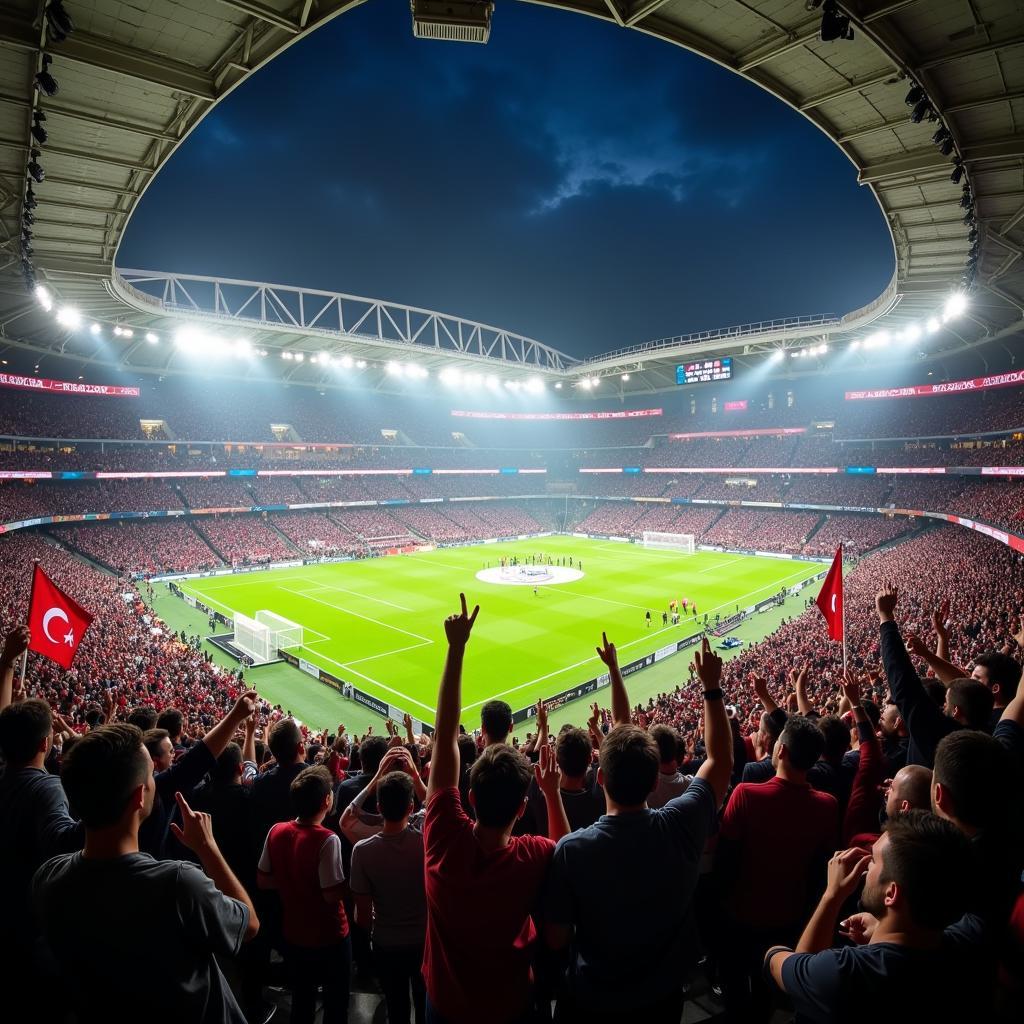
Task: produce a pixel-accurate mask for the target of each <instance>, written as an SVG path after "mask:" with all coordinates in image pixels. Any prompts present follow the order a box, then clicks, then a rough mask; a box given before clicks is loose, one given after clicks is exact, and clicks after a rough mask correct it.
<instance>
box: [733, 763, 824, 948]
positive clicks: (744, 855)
mask: <svg viewBox="0 0 1024 1024" xmlns="http://www.w3.org/2000/svg"><path fill="white" fill-rule="evenodd" d="M719 840H720V841H721V842H723V843H724V842H728V841H732V842H738V843H739V844H740V851H739V873H738V875H737V877H736V881H735V885H734V886H733V888H732V892H731V893H730V894H729V896H728V897H727V907H728V909H729V912H730V913H731V914H732V916H733V917H734V918H735V919H736V920H737V921H740V922H742V923H744V924H748V925H750V926H751V927H756V928H773V927H777V926H790V925H794V924H802V923H803V922H804V920H805V918H806V916H807V907H808V903H809V901H810V899H811V897H812V896H813V895H817V893H811V891H810V889H809V886H813V885H816V884H817V882H818V878H817V876H816V874H815V869H816V868H818V867H820V866H821V865H822V864H823V863H824V862H825V861H827V859H828V858H829V857H831V856H832V854H833V853H835V851H836V849H837V843H838V841H839V805H838V804H837V803H836V798H835V797H834V796H832V795H831V794H830V793H821V792H819V791H818V790H816V789H811V787H810V786H809V785H806V784H804V785H801V784H800V783H797V782H790V781H789V780H787V779H782V778H779V777H778V776H776V777H775V778H773V779H772V780H771V781H769V782H759V783H757V782H741V783H740V784H739V785H738V786H737V787H736V788H735V789H734V790H733V791H732V796H731V797H730V798H729V803H728V804H727V805H726V808H725V814H724V816H723V817H722V827H721V829H720V830H719Z"/></svg>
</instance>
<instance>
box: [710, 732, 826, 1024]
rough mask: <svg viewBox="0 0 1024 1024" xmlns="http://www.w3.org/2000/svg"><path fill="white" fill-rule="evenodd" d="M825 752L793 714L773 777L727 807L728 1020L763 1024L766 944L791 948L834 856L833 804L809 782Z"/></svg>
mask: <svg viewBox="0 0 1024 1024" xmlns="http://www.w3.org/2000/svg"><path fill="white" fill-rule="evenodd" d="M824 745H825V738H824V736H823V735H822V733H821V730H820V729H819V728H818V726H817V723H816V722H814V721H813V720H811V719H809V718H804V717H803V716H800V715H791V716H790V717H789V718H788V719H787V720H786V726H785V728H784V729H783V730H782V733H781V735H780V736H779V738H778V740H777V741H776V743H775V749H774V751H773V753H772V761H773V763H774V765H775V777H774V778H773V779H771V780H769V781H768V782H762V783H748V782H741V783H740V784H739V785H738V786H737V787H736V788H735V789H734V790H733V792H732V796H730V798H729V803H728V804H727V806H726V809H725V814H724V816H723V818H722V825H721V829H720V833H719V842H718V848H717V851H716V855H715V873H716V881H717V882H718V884H719V885H720V886H721V892H722V902H723V910H724V919H723V928H722V933H721V936H720V943H721V946H722V949H721V953H722V981H723V988H724V991H725V1000H726V1007H727V1010H728V1014H729V1019H730V1020H734V1021H743V1022H744V1024H746V1022H749V1021H757V1020H764V1019H766V1018H767V1015H768V1013H769V1012H770V1000H769V993H768V991H767V989H766V988H765V986H764V984H763V983H762V981H761V967H760V961H761V956H762V954H763V953H764V949H765V947H766V946H768V945H770V944H771V943H773V942H792V941H793V940H794V939H795V938H796V936H797V935H798V934H799V930H800V923H801V921H802V920H803V917H804V915H805V913H806V911H807V909H808V907H809V905H810V903H811V901H812V900H813V898H814V897H815V896H816V895H817V893H818V892H819V891H820V890H819V888H818V885H819V881H821V880H823V878H824V870H825V865H826V864H827V862H828V858H829V856H830V854H831V853H832V851H833V850H834V849H835V846H836V840H837V838H838V835H839V807H838V804H837V803H836V799H835V797H834V796H832V795H831V794H829V793H822V792H819V791H818V790H815V789H812V788H811V785H810V782H809V781H808V774H809V772H810V770H811V769H812V768H813V767H814V765H815V764H816V763H817V761H818V758H819V757H820V756H821V752H822V750H823V749H824Z"/></svg>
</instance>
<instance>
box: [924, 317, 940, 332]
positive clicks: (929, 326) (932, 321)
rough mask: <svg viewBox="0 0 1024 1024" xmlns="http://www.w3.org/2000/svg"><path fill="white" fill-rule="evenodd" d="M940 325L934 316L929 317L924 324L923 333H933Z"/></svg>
mask: <svg viewBox="0 0 1024 1024" xmlns="http://www.w3.org/2000/svg"><path fill="white" fill-rule="evenodd" d="M941 326H942V325H941V324H940V323H939V321H938V320H937V319H936V318H935V317H929V318H928V321H927V323H926V324H925V325H924V332H925V334H934V333H935V332H936V331H937V330H938V329H939V327H941Z"/></svg>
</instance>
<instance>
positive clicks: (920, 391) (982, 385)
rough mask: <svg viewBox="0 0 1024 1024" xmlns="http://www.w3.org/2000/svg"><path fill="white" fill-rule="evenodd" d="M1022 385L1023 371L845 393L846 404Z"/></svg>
mask: <svg viewBox="0 0 1024 1024" xmlns="http://www.w3.org/2000/svg"><path fill="white" fill-rule="evenodd" d="M1021 384H1024V370H1014V371H1013V372H1012V373H996V374H993V375H992V376H991V377H974V378H971V379H969V380H948V381H944V382H943V383H941V384H912V385H909V386H908V387H904V388H876V389H874V390H869V391H847V392H846V400H847V401H848V402H852V401H856V400H858V399H863V398H921V397H925V396H927V395H955V394H960V393H961V392H963V391H982V390H984V389H986V388H1012V387H1019V386H1020V385H1021Z"/></svg>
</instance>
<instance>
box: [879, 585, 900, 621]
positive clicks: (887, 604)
mask: <svg viewBox="0 0 1024 1024" xmlns="http://www.w3.org/2000/svg"><path fill="white" fill-rule="evenodd" d="M899 597H900V592H899V589H898V588H897V587H896V586H895V585H894V584H893V583H883V584H882V589H881V590H879V592H878V593H877V594H875V610H876V611H877V612H878V619H879V621H880V622H892V620H893V617H894V616H895V614H896V602H897V601H898V600H899Z"/></svg>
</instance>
